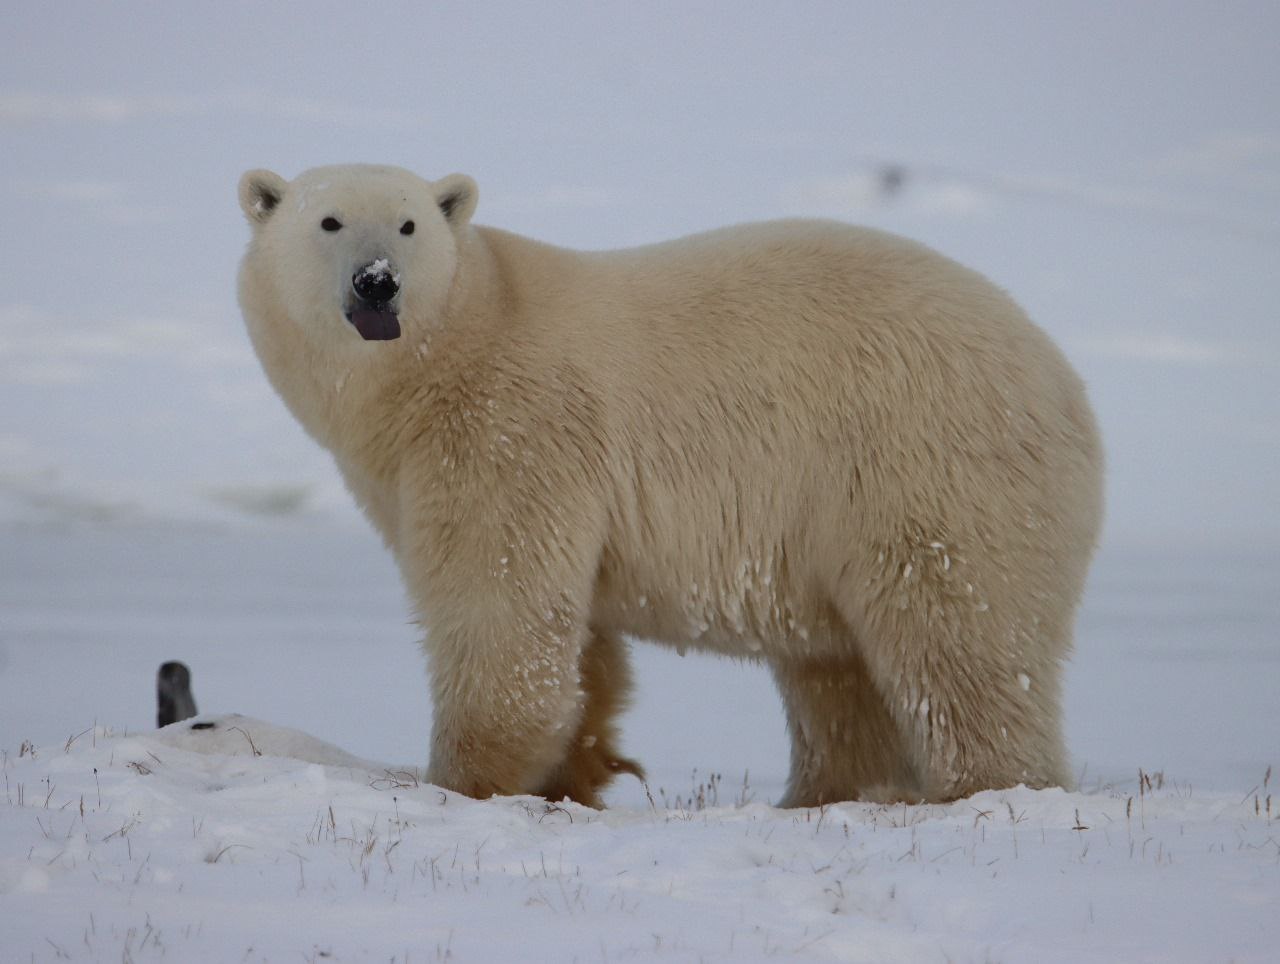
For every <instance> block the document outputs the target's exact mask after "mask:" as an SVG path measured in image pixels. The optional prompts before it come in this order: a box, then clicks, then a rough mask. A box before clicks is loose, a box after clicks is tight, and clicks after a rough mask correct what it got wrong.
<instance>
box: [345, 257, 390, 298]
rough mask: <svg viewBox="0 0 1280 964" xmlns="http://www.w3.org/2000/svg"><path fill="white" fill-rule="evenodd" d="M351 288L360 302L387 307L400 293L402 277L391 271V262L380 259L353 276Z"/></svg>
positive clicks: (371, 262)
mask: <svg viewBox="0 0 1280 964" xmlns="http://www.w3.org/2000/svg"><path fill="white" fill-rule="evenodd" d="M351 288H352V290H353V291H355V293H356V297H358V298H360V300H362V301H368V302H370V303H372V304H374V305H385V304H386V303H387V302H388V301H390V300H391V299H392V298H394V297H395V296H396V295H397V294H399V293H400V276H399V275H398V274H396V273H395V272H394V271H393V270H392V269H391V262H389V261H388V260H387V259H386V258H378V260H376V261H370V262H369V263H368V264H366V265H364V266H363V267H361V268H360V270H359V271H357V272H356V273H355V274H354V275H352V276H351Z"/></svg>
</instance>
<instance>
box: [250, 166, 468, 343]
mask: <svg viewBox="0 0 1280 964" xmlns="http://www.w3.org/2000/svg"><path fill="white" fill-rule="evenodd" d="M476 200H477V191H476V185H475V182H474V181H472V180H471V178H469V177H467V176H466V175H463V174H452V175H450V176H448V177H446V178H443V179H441V180H439V181H427V180H424V179H422V178H420V177H418V176H417V175H415V174H412V173H411V172H409V171H406V170H402V169H400V168H396V167H382V166H375V165H366V164H348V165H341V166H335V167H319V168H314V169H313V170H310V171H307V172H305V173H303V174H301V175H299V176H298V177H297V178H296V179H295V180H292V181H286V180H285V179H284V178H282V177H281V176H280V175H278V174H274V173H272V172H271V171H265V170H253V171H248V172H246V173H245V174H244V176H243V177H241V178H240V207H241V208H242V209H243V211H244V214H245V217H246V218H248V220H249V224H250V226H251V227H252V228H253V240H252V242H251V244H250V246H249V251H248V253H247V254H246V256H245V260H244V265H243V268H242V271H241V283H240V297H241V304H242V306H243V307H244V310H245V315H246V317H247V318H249V320H250V325H251V326H252V325H253V324H255V323H256V324H276V323H278V321H277V320H278V319H279V318H280V317H281V316H282V315H283V316H284V317H287V318H288V319H289V320H291V321H292V322H293V323H294V324H295V325H297V326H298V327H299V328H300V329H301V330H302V332H303V335H304V337H306V338H308V339H310V340H314V341H317V342H320V343H321V344H328V345H331V346H332V345H340V344H341V343H342V341H343V340H344V339H345V340H346V341H347V342H350V343H354V344H359V343H360V339H363V340H364V341H368V342H377V341H388V340H391V339H394V338H398V337H400V334H401V329H402V326H403V325H409V326H411V327H412V326H415V325H426V324H429V323H430V322H431V320H432V319H434V318H438V317H439V315H440V313H441V312H442V311H443V310H444V307H445V304H446V302H447V299H448V296H449V291H450V289H451V287H452V284H453V280H454V276H455V274H456V271H457V265H458V251H459V248H460V246H461V243H462V239H463V232H464V231H465V230H466V229H467V226H468V224H469V223H470V219H471V214H472V212H474V210H475V206H476Z"/></svg>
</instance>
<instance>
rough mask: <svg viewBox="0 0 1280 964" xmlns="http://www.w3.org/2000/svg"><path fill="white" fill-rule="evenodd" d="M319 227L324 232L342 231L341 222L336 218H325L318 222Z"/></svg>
mask: <svg viewBox="0 0 1280 964" xmlns="http://www.w3.org/2000/svg"><path fill="white" fill-rule="evenodd" d="M320 227H322V228H324V229H325V230H326V231H340V230H342V222H341V221H339V220H338V219H337V218H325V219H324V220H323V221H321V222H320Z"/></svg>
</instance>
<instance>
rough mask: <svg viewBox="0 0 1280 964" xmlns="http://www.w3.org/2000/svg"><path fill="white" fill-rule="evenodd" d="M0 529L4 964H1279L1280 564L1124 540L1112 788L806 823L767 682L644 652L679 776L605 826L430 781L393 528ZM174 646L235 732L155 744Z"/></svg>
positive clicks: (1101, 578)
mask: <svg viewBox="0 0 1280 964" xmlns="http://www.w3.org/2000/svg"><path fill="white" fill-rule="evenodd" d="M0 544H2V545H3V552H0V750H3V752H4V757H3V773H4V791H3V794H4V795H3V797H2V798H0V960H3V961H10V960H12V961H26V960H32V959H34V960H56V959H68V958H70V959H89V960H98V959H101V960H121V959H123V960H133V961H142V960H159V959H168V960H175V961H189V960H214V961H221V960H237V961H238V960H272V961H276V960H280V961H285V960H317V961H318V960H364V959H369V960H383V961H386V960H394V961H397V962H400V961H430V960H446V959H448V960H457V961H525V960H534V961H537V960H548V961H562V960H563V961H570V960H580V961H596V960H602V961H622V960H631V959H658V960H726V961H740V960H746V961H750V960H766V959H778V958H787V957H792V956H801V957H808V958H813V959H817V960H824V959H830V960H866V961H883V960H928V961H946V960H951V961H971V960H972V961H986V960H993V961H1020V960H1036V961H1079V960H1116V961H1131V960H1188V961H1204V960H1214V961H1226V960H1237V961H1243V960H1256V961H1266V960H1275V959H1276V958H1277V956H1278V955H1280V793H1276V788H1277V784H1280V772H1277V773H1276V774H1274V775H1273V774H1271V773H1270V770H1269V767H1270V766H1271V765H1272V764H1280V752H1278V751H1280V699H1277V696H1278V695H1280V694H1278V688H1277V681H1278V679H1280V674H1278V673H1277V670H1280V634H1277V632H1276V629H1275V627H1276V626H1277V625H1278V624H1280V619H1278V617H1280V598H1277V593H1276V589H1277V587H1278V586H1280V558H1278V557H1277V554H1276V553H1275V551H1274V550H1273V549H1271V548H1267V547H1263V548H1259V549H1257V550H1252V549H1248V548H1241V547H1216V548H1215V547H1211V546H1209V547H1204V546H1201V547H1191V546H1186V545H1183V546H1146V547H1131V548H1126V549H1121V548H1107V549H1105V550H1104V551H1103V553H1102V554H1101V556H1100V558H1099V561H1098V564H1097V566H1096V568H1095V572H1094V578H1093V580H1092V585H1091V589H1090V593H1089V597H1088V599H1087V601H1086V605H1085V609H1084V612H1083V614H1082V618H1081V622H1080V627H1079V634H1078V636H1079V638H1078V647H1077V656H1076V659H1075V660H1074V662H1073V664H1072V666H1071V670H1070V673H1069V676H1068V734H1069V740H1070V743H1071V747H1072V750H1073V752H1074V754H1075V756H1076V761H1077V769H1078V772H1079V773H1080V776H1081V779H1080V787H1081V788H1080V790H1079V791H1077V792H1072V793H1067V792H1065V791H1060V790H1054V791H1039V792H1034V791H1028V790H1025V789H1014V790H1008V791H998V792H989V793H984V794H980V795H979V796H977V797H974V798H972V799H969V800H965V801H961V802H959V803H955V804H952V805H949V806H945V807H932V806H930V807H890V808H885V807H880V806H871V805H861V804H842V805H838V806H832V807H828V808H825V809H824V810H821V811H818V810H814V811H780V810H775V809H773V808H772V807H770V806H769V803H770V801H771V800H774V799H777V797H778V795H779V792H780V790H781V785H782V782H783V779H784V777H785V771H786V740H785V734H784V732H783V726H782V717H781V712H780V709H779V706H778V701H777V699H776V697H775V696H774V695H773V693H772V690H771V686H770V684H769V681H768V680H767V678H766V677H765V675H764V673H763V672H762V671H760V670H759V669H757V668H754V667H749V666H743V665H738V664H733V663H727V662H723V661H715V660H710V659H702V658H697V657H695V656H690V657H688V658H685V659H681V658H679V657H677V656H675V655H674V654H671V653H667V652H664V651H659V650H657V649H655V648H653V647H648V646H643V645H637V647H636V648H635V656H636V663H637V677H638V682H637V690H638V691H637V699H636V705H635V707H634V709H633V710H632V712H631V714H630V715H629V717H628V719H627V723H626V728H625V729H626V746H627V750H628V752H630V753H633V754H634V755H635V756H637V757H638V758H639V759H640V760H642V761H643V762H644V763H645V765H646V766H647V767H648V769H649V773H650V784H649V787H648V792H646V789H645V788H644V787H641V786H640V785H639V784H638V783H637V782H636V781H634V780H630V779H626V780H624V781H622V782H620V783H619V784H618V785H617V787H616V788H615V790H614V791H613V793H612V794H611V796H610V802H611V804H612V806H611V808H610V809H609V810H607V811H604V812H600V813H597V812H594V811H590V810H585V809H582V808H579V807H575V806H569V805H564V806H548V805H547V804H545V803H544V802H543V801H541V800H538V799H534V798H510V799H496V800H490V801H483V802H475V801H469V800H466V799H465V798H461V797H458V796H456V795H453V794H445V793H442V792H441V791H439V790H437V789H435V788H432V787H429V786H426V785H423V784H420V783H419V782H418V780H417V778H416V777H415V775H414V774H413V772H412V769H413V767H415V766H420V765H421V764H422V763H423V762H424V760H425V755H426V735H427V727H428V725H429V720H430V706H429V705H428V702H427V696H426V687H425V683H424V676H423V662H422V657H421V655H420V653H419V651H418V650H417V648H416V647H415V645H414V639H415V632H416V630H415V628H414V627H413V626H412V625H411V624H410V622H409V619H408V614H407V610H406V607H405V605H404V602H403V598H402V594H401V592H400V588H399V584H398V582H397V578H396V575H395V572H394V570H393V568H392V566H391V564H390V562H389V561H388V560H387V559H386V558H385V556H384V554H383V553H382V551H381V549H380V548H379V547H378V546H377V545H376V543H375V542H374V540H373V538H372V537H371V536H369V535H367V534H365V533H363V532H342V531H334V530H322V529H320V528H318V527H311V528H307V527H304V526H302V525H300V524H284V523H281V524H279V525H277V526H274V527H269V528H263V529H259V530H254V531H243V530H228V529H225V528H214V527H195V526H191V527H185V528H177V527H163V526H137V527H130V528H90V527H81V526H72V527H66V528H57V527H25V528H24V527H21V526H15V527H11V528H8V529H5V530H4V531H3V532H2V533H0ZM166 659H182V660H184V661H186V662H187V663H188V664H189V665H190V666H191V668H192V673H193V680H194V689H195V695H196V699H197V702H198V704H199V706H200V709H201V710H202V716H201V718H202V719H205V720H208V721H212V722H215V723H216V724H217V725H216V726H215V727H214V728H212V729H202V730H197V731H193V730H191V729H190V726H189V724H178V725H175V726H174V727H170V728H167V729H166V730H163V731H155V730H153V729H151V727H153V726H154V712H155V702H154V674H155V671H156V668H157V667H158V666H159V664H160V663H161V662H162V661H164V660H166ZM231 713H244V714H247V715H246V716H244V717H241V718H236V717H231V716H228V715H227V714H231ZM290 728H292V729H290ZM32 747H34V750H33V749H32ZM338 747H341V749H338ZM373 760H388V761H394V762H393V763H392V764H390V765H387V764H382V763H375V762H371V761H373ZM1140 769H1141V770H1142V771H1144V772H1145V773H1146V774H1147V778H1146V779H1144V780H1143V781H1141V783H1140V782H1139V770H1140ZM1277 770H1278V771H1280V767H1278V768H1277ZM1273 795H1274V796H1275V799H1274V800H1273V799H1272V796H1273ZM651 798H652V799H651Z"/></svg>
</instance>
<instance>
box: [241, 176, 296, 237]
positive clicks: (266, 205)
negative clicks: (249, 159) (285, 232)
mask: <svg viewBox="0 0 1280 964" xmlns="http://www.w3.org/2000/svg"><path fill="white" fill-rule="evenodd" d="M288 186H289V182H288V181H286V180H285V179H284V178H282V177H281V176H280V175H279V174H276V173H274V172H272V171H263V170H255V171H245V173H244V175H243V176H242V177H241V178H240V209H241V210H242V211H244V216H245V217H246V218H248V219H249V223H250V224H252V225H253V226H254V227H257V226H258V225H259V224H264V223H266V221H267V219H268V218H269V217H271V215H272V213H273V212H274V211H275V209H276V207H277V206H278V205H279V204H280V200H281V199H282V198H283V197H284V191H285V188H287V187H288Z"/></svg>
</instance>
